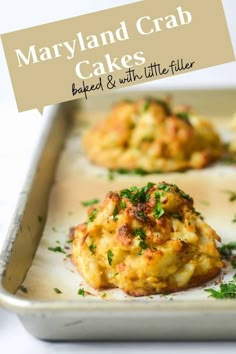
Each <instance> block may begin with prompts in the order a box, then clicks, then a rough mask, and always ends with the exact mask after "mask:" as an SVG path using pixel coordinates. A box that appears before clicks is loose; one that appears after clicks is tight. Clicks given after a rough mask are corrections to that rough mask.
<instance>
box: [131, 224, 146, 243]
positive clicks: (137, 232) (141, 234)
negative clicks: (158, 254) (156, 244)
mask: <svg viewBox="0 0 236 354" xmlns="http://www.w3.org/2000/svg"><path fill="white" fill-rule="evenodd" d="M133 235H134V237H140V238H141V240H143V241H144V240H145V239H146V234H145V232H144V231H143V229H142V228H141V227H139V228H138V229H135V230H134V232H133Z"/></svg>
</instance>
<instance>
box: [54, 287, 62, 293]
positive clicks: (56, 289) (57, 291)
mask: <svg viewBox="0 0 236 354" xmlns="http://www.w3.org/2000/svg"><path fill="white" fill-rule="evenodd" d="M53 290H54V291H55V293H57V294H62V291H61V290H60V289H58V288H53Z"/></svg>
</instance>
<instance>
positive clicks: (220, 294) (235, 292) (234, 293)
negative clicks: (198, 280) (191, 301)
mask: <svg viewBox="0 0 236 354" xmlns="http://www.w3.org/2000/svg"><path fill="white" fill-rule="evenodd" d="M205 291H207V292H208V293H210V296H211V297H214V298H215V299H236V274H235V275H234V276H233V279H232V280H230V281H229V282H228V283H222V284H220V288H219V290H216V289H213V288H209V289H205Z"/></svg>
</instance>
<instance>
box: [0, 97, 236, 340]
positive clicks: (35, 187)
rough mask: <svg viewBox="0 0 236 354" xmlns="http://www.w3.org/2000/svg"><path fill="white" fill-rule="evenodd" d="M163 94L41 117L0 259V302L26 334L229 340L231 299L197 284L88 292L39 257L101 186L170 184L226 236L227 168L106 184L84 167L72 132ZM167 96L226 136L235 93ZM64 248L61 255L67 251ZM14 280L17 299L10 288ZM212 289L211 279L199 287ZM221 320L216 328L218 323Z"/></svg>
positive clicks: (235, 310)
mask: <svg viewBox="0 0 236 354" xmlns="http://www.w3.org/2000/svg"><path fill="white" fill-rule="evenodd" d="M165 94H170V92H168V93H166V92H137V93H131V92H127V93H123V94H120V95H114V96H108V97H103V98H101V97H95V98H92V99H90V100H88V101H81V100H80V101H78V102H76V101H74V102H73V103H72V102H71V103H67V104H62V105H61V106H60V107H59V109H58V110H57V111H56V113H55V114H54V117H52V118H51V120H49V122H48V127H47V129H46V131H45V132H44V136H43V137H42V140H41V141H42V143H41V146H40V147H39V150H38V151H37V154H36V157H35V162H34V166H32V169H31V171H30V176H29V178H28V181H27V183H26V188H24V191H23V192H24V193H23V194H22V195H21V200H20V201H19V206H18V208H17V211H16V216H15V218H14V222H13V224H12V227H11V230H10V231H9V235H8V240H7V243H6V245H5V248H4V250H3V252H2V254H1V260H0V271H1V274H2V278H1V284H2V285H1V289H0V301H2V302H3V304H4V305H5V306H7V307H8V308H9V309H10V310H13V311H14V312H16V313H17V314H18V316H19V317H20V318H21V320H22V322H23V324H24V325H25V327H26V328H27V329H28V330H29V331H30V332H31V333H32V334H34V335H35V336H37V337H40V338H43V339H96V340H99V339H101V340H104V339H137V338H139V339H219V338H224V339H227V338H229V339H235V337H236V334H235V331H234V330H233V328H235V325H236V316H235V314H236V302H234V301H230V300H227V301H226V300H221V301H217V300H214V299H209V298H208V294H207V293H206V292H204V289H203V288H202V287H199V288H195V289H191V290H188V291H185V292H180V293H175V294H172V295H169V296H161V295H156V296H151V297H143V298H132V297H129V296H127V295H124V294H123V292H122V291H120V290H117V289H115V290H110V291H105V292H104V291H102V292H97V291H94V289H91V288H89V287H88V286H87V285H86V284H85V283H84V282H83V279H82V278H81V277H80V276H79V274H78V272H77V271H76V270H75V268H74V267H73V265H72V264H71V262H70V260H69V257H66V255H64V254H58V253H55V254H54V253H53V252H50V251H48V247H50V246H51V247H55V246H56V245H62V246H63V247H64V245H65V244H66V241H67V237H68V232H69V228H70V227H71V226H74V225H76V224H78V223H80V222H81V221H83V220H84V218H85V212H86V209H85V208H84V207H83V206H81V201H83V200H88V199H91V198H94V197H97V198H99V199H102V198H103V197H104V195H105V193H106V192H107V191H108V190H111V189H120V188H123V187H126V186H128V185H129V186H130V185H136V184H138V185H142V184H145V183H146V182H147V181H152V182H158V181H162V180H166V181H168V182H174V183H176V184H178V185H179V186H180V187H181V188H183V189H184V190H186V191H187V192H188V193H189V194H191V195H192V196H193V197H194V200H195V204H196V207H197V209H198V210H200V211H201V212H202V213H203V215H204V217H205V219H206V221H207V222H209V224H210V225H211V226H213V227H214V228H215V229H216V231H217V232H218V233H219V234H220V235H221V236H222V239H223V242H228V241H231V240H233V238H234V234H235V232H234V230H233V228H234V225H232V217H233V214H234V210H233V208H232V203H229V202H228V198H227V195H226V194H225V193H224V190H225V189H231V190H235V189H236V184H235V177H236V169H235V167H233V166H228V167H226V166H222V165H220V164H216V165H214V166H211V167H209V168H207V169H204V170H201V171H189V172H186V173H184V174H182V173H171V174H161V175H159V174H151V175H149V176H145V177H138V176H118V175H116V176H115V178H114V179H113V180H112V181H111V180H109V178H108V173H107V171H106V170H105V169H102V168H98V167H95V166H92V165H91V164H90V163H89V162H88V161H87V159H86V158H85V156H84V155H83V153H82V151H81V146H80V135H81V130H83V129H84V126H85V125H87V124H93V123H94V121H96V120H97V119H100V118H101V117H102V116H103V115H104V113H105V112H106V111H108V110H109V108H110V105H111V103H112V101H113V102H116V101H119V99H120V98H122V97H128V98H133V97H137V96H156V97H160V96H161V97H162V96H163V95H165ZM172 94H173V98H174V101H175V103H176V104H178V103H188V104H190V105H192V106H193V107H194V109H195V110H196V111H197V112H199V113H201V114H202V115H205V116H208V117H209V118H214V123H215V125H216V127H217V129H218V130H219V131H220V133H221V134H223V135H224V137H225V138H226V139H228V137H229V135H230V134H229V128H228V123H229V120H230V119H231V117H232V114H233V113H234V111H235V110H236V107H235V106H236V104H235V103H234V102H235V97H236V92H235V91H233V90H228V91H188V92H184V91H178V92H173V93H172ZM78 104H80V105H82V107H78ZM227 132H228V133H227ZM62 147H63V149H62ZM58 161H59V163H58ZM234 240H235V239H234ZM66 249H68V251H66V252H67V253H68V254H69V253H70V249H69V245H68V246H67V247H66ZM225 273H226V275H225V280H228V279H230V278H232V275H233V274H234V273H233V270H232V269H230V268H229V269H226V270H225ZM22 283H23V284H24V286H25V287H26V288H27V290H28V291H27V293H24V292H22V291H20V290H18V288H19V286H20V285H21V284H22ZM213 285H214V282H210V283H208V286H211V287H212V286H213ZM80 287H83V288H84V289H85V290H86V291H87V293H86V296H85V297H81V296H78V288H80ZM54 288H59V289H60V290H61V291H62V294H57V293H56V292H55V291H54V290H53V289H54ZM17 290H18V291H17ZM222 318H225V322H224V330H222V327H221V326H219V324H220V323H222ZM190 323H191V325H190Z"/></svg>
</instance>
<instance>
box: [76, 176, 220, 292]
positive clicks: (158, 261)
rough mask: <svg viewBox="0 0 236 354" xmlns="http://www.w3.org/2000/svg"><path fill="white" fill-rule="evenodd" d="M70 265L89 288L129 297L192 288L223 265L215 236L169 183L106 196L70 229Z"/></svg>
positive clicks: (191, 201) (208, 277)
mask: <svg viewBox="0 0 236 354" xmlns="http://www.w3.org/2000/svg"><path fill="white" fill-rule="evenodd" d="M73 238H74V240H73V246H72V260H73V262H74V264H75V265H76V267H77V269H78V271H79V272H80V274H81V275H82V276H83V278H84V279H85V281H86V282H87V283H88V284H89V285H91V286H92V287H93V288H95V289H105V288H107V289H109V288H117V287H118V288H120V289H122V290H123V291H124V292H125V293H127V294H129V295H132V296H143V295H150V294H158V293H169V292H175V291H179V290H183V289H187V288H190V287H193V286H198V285H201V284H203V283H204V282H206V281H207V280H209V279H211V278H213V277H215V276H216V275H218V274H219V272H220V269H221V268H222V267H223V266H224V264H223V262H222V260H221V258H220V254H219V252H218V250H217V248H216V244H215V241H216V240H217V241H220V237H219V236H218V235H217V234H216V232H215V231H214V230H213V229H212V228H211V227H210V226H209V225H208V224H207V223H206V222H204V220H203V218H202V217H201V215H200V214H199V213H198V212H196V210H195V209H194V207H193V199H192V198H191V197H190V196H189V195H187V194H186V193H184V192H183V191H182V190H180V189H179V188H178V187H177V186H176V185H174V184H167V183H164V182H163V183H159V184H154V183H148V184H147V185H146V186H144V187H142V188H138V187H131V188H128V189H124V190H121V191H120V192H109V193H108V194H107V195H106V197H105V199H104V201H103V203H102V204H101V205H100V206H98V207H96V208H95V207H92V208H90V209H89V211H88V218H87V221H86V222H85V223H83V224H81V225H78V226H77V227H75V228H74V229H73Z"/></svg>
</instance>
